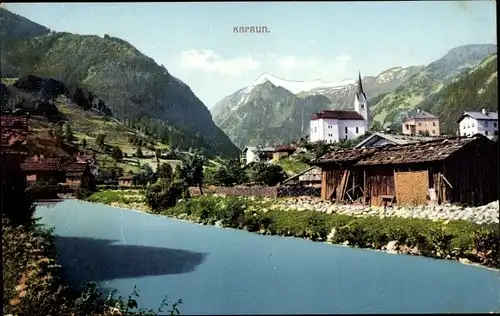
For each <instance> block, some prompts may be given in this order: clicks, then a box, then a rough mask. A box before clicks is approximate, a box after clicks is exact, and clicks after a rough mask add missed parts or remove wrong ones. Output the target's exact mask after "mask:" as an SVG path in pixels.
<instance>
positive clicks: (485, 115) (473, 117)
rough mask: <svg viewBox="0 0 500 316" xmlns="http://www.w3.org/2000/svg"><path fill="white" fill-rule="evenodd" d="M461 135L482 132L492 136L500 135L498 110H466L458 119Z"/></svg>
mask: <svg viewBox="0 0 500 316" xmlns="http://www.w3.org/2000/svg"><path fill="white" fill-rule="evenodd" d="M457 123H458V133H459V135H460V136H472V135H475V134H482V135H485V136H487V137H490V138H492V137H493V136H494V135H498V112H489V111H487V110H486V109H483V110H482V111H481V112H464V113H463V114H462V115H461V116H460V118H459V119H458V120H457Z"/></svg>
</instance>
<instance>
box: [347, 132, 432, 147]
mask: <svg viewBox="0 0 500 316" xmlns="http://www.w3.org/2000/svg"><path fill="white" fill-rule="evenodd" d="M375 138H383V139H386V140H388V141H390V142H392V143H393V144H399V145H402V144H410V143H417V142H421V141H428V140H433V139H436V138H435V137H430V136H417V135H393V134H386V133H380V132H374V133H373V134H372V135H370V136H369V137H368V138H366V139H365V140H363V141H362V142H360V143H359V144H357V145H356V146H354V148H361V147H363V146H366V144H369V143H370V142H371V141H373V140H374V139H375Z"/></svg>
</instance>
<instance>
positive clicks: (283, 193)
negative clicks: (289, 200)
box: [189, 186, 321, 198]
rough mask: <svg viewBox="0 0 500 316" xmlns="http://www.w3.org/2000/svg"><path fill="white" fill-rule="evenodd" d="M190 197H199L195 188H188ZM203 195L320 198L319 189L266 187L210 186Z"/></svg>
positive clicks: (198, 192) (204, 190)
mask: <svg viewBox="0 0 500 316" xmlns="http://www.w3.org/2000/svg"><path fill="white" fill-rule="evenodd" d="M189 193H190V194H191V196H197V195H200V190H199V189H198V188H197V187H190V188H189ZM203 193H205V194H218V195H227V196H257V197H265V198H277V197H298V196H320V194H321V188H313V187H300V186H290V187H286V186H285V187H266V186H249V187H247V186H234V187H216V186H210V187H206V188H203Z"/></svg>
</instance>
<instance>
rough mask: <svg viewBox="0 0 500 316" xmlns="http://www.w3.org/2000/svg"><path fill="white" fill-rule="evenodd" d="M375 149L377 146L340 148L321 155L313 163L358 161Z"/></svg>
mask: <svg viewBox="0 0 500 316" xmlns="http://www.w3.org/2000/svg"><path fill="white" fill-rule="evenodd" d="M378 148H380V147H378ZM375 151H377V149H376V148H350V149H340V150H336V151H333V152H330V153H328V154H326V155H323V156H321V157H319V158H318V159H316V160H315V161H313V162H312V163H311V164H312V165H318V164H324V163H347V162H349V163H353V162H357V161H358V160H360V159H362V158H363V157H366V156H368V155H371V154H373V153H374V152H375Z"/></svg>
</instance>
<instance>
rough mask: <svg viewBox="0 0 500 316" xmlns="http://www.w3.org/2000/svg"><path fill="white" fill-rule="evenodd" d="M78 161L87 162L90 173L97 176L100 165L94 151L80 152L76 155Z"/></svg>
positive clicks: (80, 162)
mask: <svg viewBox="0 0 500 316" xmlns="http://www.w3.org/2000/svg"><path fill="white" fill-rule="evenodd" d="M76 163H79V164H87V165H88V166H89V169H90V173H91V174H92V175H93V176H94V177H97V174H98V172H99V167H98V165H97V159H96V156H95V154H94V153H83V152H78V154H77V156H76Z"/></svg>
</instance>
